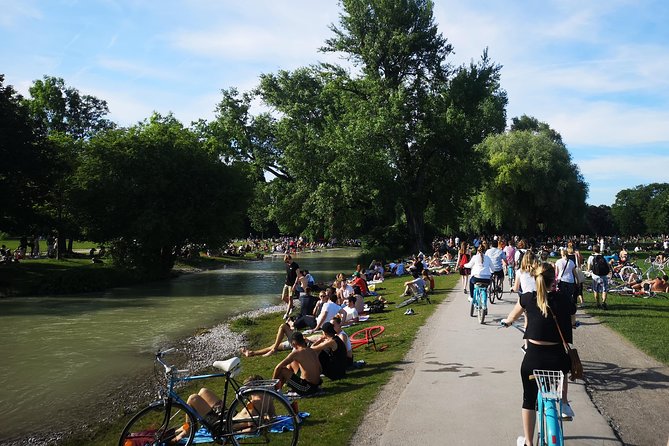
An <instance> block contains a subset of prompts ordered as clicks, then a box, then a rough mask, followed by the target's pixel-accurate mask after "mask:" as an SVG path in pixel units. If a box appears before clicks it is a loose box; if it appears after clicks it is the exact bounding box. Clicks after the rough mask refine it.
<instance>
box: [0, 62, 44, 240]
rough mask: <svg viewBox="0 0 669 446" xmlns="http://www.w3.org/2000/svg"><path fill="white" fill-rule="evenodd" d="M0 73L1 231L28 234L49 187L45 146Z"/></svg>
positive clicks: (22, 106) (15, 95) (19, 99)
mask: <svg viewBox="0 0 669 446" xmlns="http://www.w3.org/2000/svg"><path fill="white" fill-rule="evenodd" d="M3 82H4V75H1V74H0V159H1V160H2V162H0V203H2V205H1V206H0V230H2V231H12V232H15V233H22V234H26V235H27V234H28V232H29V231H31V230H32V229H33V228H31V226H34V225H35V223H36V216H35V213H34V208H35V206H37V205H39V204H40V203H41V202H42V200H43V199H44V196H45V194H46V192H47V189H48V183H47V182H46V181H45V180H46V178H47V176H48V172H47V171H46V167H47V165H48V152H49V151H48V147H47V145H46V143H45V141H44V140H42V139H41V138H39V137H38V135H36V132H35V131H34V128H33V126H32V122H31V120H30V114H29V110H28V109H27V107H26V106H25V104H24V102H23V98H22V97H21V95H19V94H18V93H17V92H16V91H15V90H14V89H13V88H12V87H11V86H9V85H7V86H5V85H3Z"/></svg>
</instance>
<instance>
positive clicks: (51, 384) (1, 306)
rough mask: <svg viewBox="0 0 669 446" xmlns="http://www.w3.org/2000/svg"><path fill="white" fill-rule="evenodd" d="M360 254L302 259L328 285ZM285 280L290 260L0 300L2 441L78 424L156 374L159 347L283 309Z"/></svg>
mask: <svg viewBox="0 0 669 446" xmlns="http://www.w3.org/2000/svg"><path fill="white" fill-rule="evenodd" d="M358 254H359V252H358V251H355V250H332V251H328V252H325V253H308V254H302V255H299V256H296V258H295V260H296V261H297V262H298V263H299V264H300V266H301V267H302V268H305V269H308V270H309V271H310V272H311V273H312V275H313V276H314V277H315V279H316V280H317V281H326V280H331V279H333V278H334V276H335V275H336V273H338V272H344V273H350V272H352V271H353V270H354V268H355V260H356V257H357V255H358ZM284 279H285V265H284V263H283V261H282V258H281V257H280V256H268V257H267V258H266V259H265V260H264V261H254V262H243V263H239V264H236V265H234V266H232V267H231V266H228V267H226V268H224V269H219V270H211V271H206V272H201V273H194V274H187V275H184V276H181V277H179V278H176V279H173V280H169V281H164V282H154V283H148V284H143V285H139V286H133V287H130V288H116V289H113V290H109V291H106V292H101V293H91V294H85V295H73V296H54V297H18V298H6V299H0V338H1V339H2V341H0V358H2V361H0V401H2V403H3V404H2V405H0V420H2V421H1V422H0V439H1V438H7V437H16V436H26V435H29V434H30V433H32V432H33V430H34V429H35V426H38V425H39V426H40V427H41V428H44V427H48V426H54V427H55V426H59V425H63V426H69V425H71V423H72V420H73V416H76V415H77V413H86V411H89V410H95V409H94V407H95V402H96V401H97V400H100V399H101V397H102V396H105V395H109V394H110V392H117V391H118V389H119V386H122V385H123V383H124V382H125V381H126V380H127V379H128V378H129V377H131V376H137V375H138V374H140V373H143V372H145V371H146V372H147V373H148V371H149V370H152V361H153V356H152V355H151V353H153V352H155V351H156V350H157V349H159V348H164V347H166V346H169V345H170V343H172V342H176V341H177V340H179V339H182V338H185V337H188V336H190V335H192V334H193V333H195V332H196V331H197V330H198V329H199V328H203V327H204V328H206V327H211V326H214V325H216V324H218V323H221V322H223V321H225V320H227V319H229V318H230V317H231V316H233V315H235V314H239V313H243V312H245V311H249V310H253V309H257V308H262V307H267V306H271V305H276V304H278V303H280V299H279V295H280V292H281V288H282V284H283V281H284ZM45 422H46V426H45V425H44V423H45ZM0 442H1V440H0Z"/></svg>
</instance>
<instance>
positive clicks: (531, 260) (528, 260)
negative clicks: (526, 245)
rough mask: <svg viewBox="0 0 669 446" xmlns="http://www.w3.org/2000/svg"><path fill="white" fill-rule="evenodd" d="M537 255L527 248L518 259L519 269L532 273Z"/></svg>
mask: <svg viewBox="0 0 669 446" xmlns="http://www.w3.org/2000/svg"><path fill="white" fill-rule="evenodd" d="M536 263H537V256H535V255H534V253H533V252H532V251H530V250H529V249H528V250H527V251H525V254H523V259H522V260H521V261H520V270H521V271H525V272H528V273H530V274H531V273H532V270H533V269H534V267H535V266H536Z"/></svg>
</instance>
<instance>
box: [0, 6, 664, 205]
mask: <svg viewBox="0 0 669 446" xmlns="http://www.w3.org/2000/svg"><path fill="white" fill-rule="evenodd" d="M434 3H435V8H434V17H435V22H436V23H437V25H438V27H439V30H440V32H441V33H442V34H443V35H444V37H446V38H447V39H448V42H449V43H450V44H452V45H453V47H454V53H453V54H452V55H451V56H450V57H449V59H448V62H449V63H451V64H452V65H454V66H459V65H462V64H469V63H470V62H471V61H472V60H474V61H476V60H479V59H480V57H481V54H482V53H483V51H484V50H485V49H486V48H487V49H488V54H489V57H490V59H491V60H492V61H493V62H495V63H497V64H500V65H502V67H503V68H502V80H501V83H502V88H503V89H504V90H506V92H507V94H508V99H509V104H508V107H507V117H508V119H509V121H510V119H511V118H513V117H517V116H521V115H523V114H526V115H529V116H533V117H535V118H537V119H538V120H539V121H542V122H546V123H548V124H549V125H550V126H551V127H552V128H553V129H555V130H557V131H558V132H559V133H560V134H561V135H562V138H563V141H564V143H565V144H566V146H567V148H568V149H569V151H570V153H571V155H572V158H573V161H574V162H575V163H576V164H577V165H578V166H579V168H580V171H581V173H582V175H583V177H584V178H585V180H586V182H587V183H588V184H589V197H588V200H587V201H588V203H589V204H593V205H602V204H604V205H611V204H613V202H614V201H615V196H616V193H617V192H619V191H620V190H622V189H626V188H631V187H634V186H637V185H640V184H648V183H651V182H669V26H667V25H666V24H667V23H669V2H666V1H665V0H658V1H651V0H588V1H583V0H541V1H536V0H507V1H504V2H502V1H498V0H435V2H434ZM0 11H2V13H1V14H0V42H2V43H1V44H0V73H2V74H4V75H5V85H12V86H14V88H15V89H16V90H18V91H19V92H20V93H22V94H24V95H26V96H27V95H28V88H29V87H30V85H31V84H32V82H33V81H35V80H37V79H41V78H42V77H43V76H44V75H48V76H55V77H62V78H63V79H64V80H65V83H66V84H67V85H68V86H71V87H74V88H77V89H78V90H79V91H80V92H81V93H83V94H89V95H93V96H96V97H98V98H100V99H104V100H106V101H107V103H108V105H109V109H110V112H111V113H110V118H111V119H112V120H114V121H115V122H117V123H118V124H120V125H123V126H126V125H132V124H135V123H136V122H138V121H142V120H144V119H146V118H148V117H149V116H151V114H152V113H153V112H154V111H155V112H159V113H162V114H166V113H169V112H172V113H173V114H174V115H175V116H176V117H177V118H178V119H179V120H181V121H182V122H183V123H184V124H186V125H187V124H189V123H190V122H192V121H195V120H198V119H207V120H211V119H213V118H214V117H215V107H216V104H217V103H218V102H219V101H220V99H221V94H220V91H221V89H227V88H230V87H235V88H237V89H238V90H240V91H247V90H250V89H251V88H253V87H255V86H256V85H257V83H258V79H259V76H260V74H262V73H274V72H277V71H278V70H293V69H296V68H299V67H303V66H307V65H311V64H315V63H318V62H336V63H340V64H342V65H345V66H349V65H348V62H347V61H345V60H343V59H342V58H341V55H335V54H323V53H320V52H319V51H318V49H319V48H320V47H321V46H322V45H323V42H324V41H325V40H326V39H327V38H329V37H331V35H332V32H331V31H330V29H329V25H330V24H333V23H334V24H336V23H337V22H338V20H339V14H340V13H341V7H340V5H339V3H338V2H337V1H335V0H245V1H238V0H155V1H149V0H144V1H142V0H81V1H77V0H41V1H37V0H0ZM546 187H550V185H546Z"/></svg>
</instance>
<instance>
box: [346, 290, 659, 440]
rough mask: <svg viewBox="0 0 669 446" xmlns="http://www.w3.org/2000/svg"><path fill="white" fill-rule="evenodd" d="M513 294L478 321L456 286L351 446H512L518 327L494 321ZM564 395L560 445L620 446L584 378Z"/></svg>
mask: <svg viewBox="0 0 669 446" xmlns="http://www.w3.org/2000/svg"><path fill="white" fill-rule="evenodd" d="M516 300H517V297H516V295H511V294H508V293H507V294H504V300H503V301H502V302H499V303H496V304H495V305H492V306H489V314H488V316H487V318H486V323H485V324H484V325H479V324H478V321H477V320H476V318H470V317H469V303H468V301H467V299H466V296H465V295H464V294H463V293H462V291H461V290H458V291H452V292H450V293H449V295H448V297H447V299H446V301H445V302H444V303H442V304H441V305H440V306H439V308H438V309H437V311H436V313H435V314H434V315H433V316H432V317H431V318H430V320H429V321H428V323H427V324H426V325H425V326H424V327H423V328H422V329H421V331H420V333H419V335H418V337H417V340H416V342H415V344H414V349H413V350H412V352H411V353H410V354H409V355H408V357H407V358H406V361H405V363H404V364H403V365H402V366H401V370H400V371H399V372H398V373H396V374H395V375H394V376H393V378H392V380H391V382H390V383H389V385H388V386H386V387H385V388H384V389H383V391H382V393H381V395H380V396H379V398H378V399H377V402H376V403H375V405H374V407H373V408H372V409H370V411H369V413H368V414H367V415H366V416H365V418H364V423H363V424H362V427H361V428H360V429H359V430H358V432H357V433H356V435H355V437H354V438H353V440H352V442H351V444H353V445H411V444H416V445H442V444H443V445H459V444H467V445H515V444H516V438H517V437H518V436H519V435H522V422H521V418H520V410H521V408H520V406H521V398H522V386H521V383H520V376H519V374H520V372H519V368H520V363H521V361H522V356H523V353H522V351H521V349H520V346H521V345H522V344H523V341H522V333H521V332H520V331H519V330H516V329H514V328H507V329H504V328H498V326H497V324H496V323H494V322H493V319H500V318H502V317H505V316H506V315H507V314H508V312H509V310H510V309H511V308H512V306H513V304H515V302H516ZM414 310H415V311H416V312H419V311H421V306H420V305H419V306H416V307H414ZM407 317H410V316H407ZM582 330H583V331H584V332H585V331H586V330H587V328H586V327H584V328H583V329H582ZM579 333H580V332H577V337H578V334H579ZM569 399H570V401H571V405H572V407H573V409H574V411H575V413H576V418H575V419H574V421H571V422H566V423H565V424H564V430H565V440H566V442H567V444H570V445H620V444H621V442H620V441H619V440H618V438H617V437H616V435H615V433H614V431H613V429H612V428H611V427H610V426H609V424H608V422H607V419H605V417H604V416H603V415H601V414H600V412H599V411H598V410H597V408H596V407H595V405H594V404H593V403H592V401H591V400H590V398H589V396H588V394H587V393H586V390H585V386H584V384H583V383H576V384H574V383H570V386H569ZM667 407H669V406H667ZM665 412H666V410H665ZM384 424H385V427H384ZM665 441H666V440H665ZM658 444H660V443H658ZM662 444H664V443H662Z"/></svg>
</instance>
